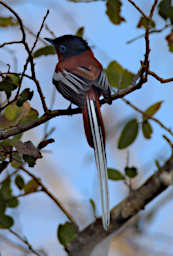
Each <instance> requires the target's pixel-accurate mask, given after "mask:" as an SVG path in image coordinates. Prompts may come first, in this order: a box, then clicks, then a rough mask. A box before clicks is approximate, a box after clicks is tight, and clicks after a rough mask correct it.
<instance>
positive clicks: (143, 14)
mask: <svg viewBox="0 0 173 256" xmlns="http://www.w3.org/2000/svg"><path fill="white" fill-rule="evenodd" d="M128 1H129V2H130V3H131V4H132V5H133V6H134V7H135V8H136V9H137V10H138V11H139V12H140V14H142V16H143V17H145V18H146V19H148V16H147V15H146V14H145V13H144V12H143V11H142V10H141V9H140V8H139V6H137V5H136V4H135V3H134V2H133V1H132V0H128Z"/></svg>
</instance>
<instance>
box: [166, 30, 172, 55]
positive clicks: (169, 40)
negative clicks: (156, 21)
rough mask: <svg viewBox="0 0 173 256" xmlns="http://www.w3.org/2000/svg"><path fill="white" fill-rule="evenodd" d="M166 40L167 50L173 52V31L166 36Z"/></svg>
mask: <svg viewBox="0 0 173 256" xmlns="http://www.w3.org/2000/svg"><path fill="white" fill-rule="evenodd" d="M166 40H167V43H168V47H169V51H170V52H173V32H171V33H170V34H169V35H167V36H166Z"/></svg>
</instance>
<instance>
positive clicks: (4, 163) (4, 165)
mask: <svg viewBox="0 0 173 256" xmlns="http://www.w3.org/2000/svg"><path fill="white" fill-rule="evenodd" d="M8 164H9V162H7V161H2V162H1V163H0V173H1V172H2V171H3V170H5V169H6V168H7V166H8Z"/></svg>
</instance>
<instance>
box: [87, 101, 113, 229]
mask: <svg viewBox="0 0 173 256" xmlns="http://www.w3.org/2000/svg"><path fill="white" fill-rule="evenodd" d="M96 101H97V98H92V97H89V96H88V97H87V102H86V106H87V112H88V119H89V120H88V121H89V126H90V129H91V135H92V143H93V145H92V146H93V148H94V153H95V160H96V166H97V171H98V178H99V185H100V196H101V207H102V222H103V227H104V229H105V230H108V227H109V223H110V210H109V191H108V175H107V162H106V153H105V145H104V136H105V135H104V126H103V121H102V117H101V113H100V106H99V105H98V104H97V102H96ZM98 108H99V109H98ZM100 119H101V120H100Z"/></svg>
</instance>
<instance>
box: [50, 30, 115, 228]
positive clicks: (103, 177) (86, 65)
mask: <svg viewBox="0 0 173 256" xmlns="http://www.w3.org/2000/svg"><path fill="white" fill-rule="evenodd" d="M45 40H47V41H48V42H50V43H51V44H52V45H53V46H54V47H55V50H56V52H57V55H58V60H59V61H58V63H57V65H56V68H55V72H54V75H53V84H54V85H55V86H56V88H57V90H58V91H59V92H60V93H61V94H62V95H63V96H64V97H65V98H66V99H67V100H69V101H70V102H71V103H73V104H75V105H77V106H79V107H80V108H81V109H82V114H83V122H84V129H85V134H86V138H87V141H88V144H89V145H90V146H91V147H92V148H93V149H94V153H95V160H96V166H97V170H98V177H99V185H100V195H101V207H102V222H103V227H104V229H105V230H107V229H108V227H109V222H110V210H109V192H108V176H107V163H106V153H105V129H104V124H103V119H102V115H101V111H100V103H99V97H100V96H101V95H102V96H103V97H104V99H105V100H106V102H107V103H109V104H111V103H112V101H111V89H110V86H109V82H108V79H107V77H106V74H105V72H104V71H103V67H102V65H101V63H100V62H99V61H98V60H97V59H96V58H95V57H94V54H93V52H92V50H91V49H90V47H89V46H88V43H87V42H86V41H85V40H84V39H82V38H81V37H78V36H74V35H64V36H61V37H58V38H56V39H49V38H45Z"/></svg>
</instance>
